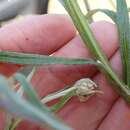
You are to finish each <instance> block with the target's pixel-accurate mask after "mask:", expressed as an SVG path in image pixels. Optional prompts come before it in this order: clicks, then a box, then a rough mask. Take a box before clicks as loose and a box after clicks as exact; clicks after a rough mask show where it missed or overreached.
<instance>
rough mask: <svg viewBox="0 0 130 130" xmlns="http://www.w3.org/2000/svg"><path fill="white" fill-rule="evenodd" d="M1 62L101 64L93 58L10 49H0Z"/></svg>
mask: <svg viewBox="0 0 130 130" xmlns="http://www.w3.org/2000/svg"><path fill="white" fill-rule="evenodd" d="M0 62H6V63H15V64H23V65H44V64H65V65H72V64H73V65H79V64H94V65H99V64H98V63H97V62H95V61H94V60H92V59H81V58H79V59H78V58H75V59H74V58H59V57H53V56H45V55H44V56H43V55H34V54H25V53H17V52H8V51H0Z"/></svg>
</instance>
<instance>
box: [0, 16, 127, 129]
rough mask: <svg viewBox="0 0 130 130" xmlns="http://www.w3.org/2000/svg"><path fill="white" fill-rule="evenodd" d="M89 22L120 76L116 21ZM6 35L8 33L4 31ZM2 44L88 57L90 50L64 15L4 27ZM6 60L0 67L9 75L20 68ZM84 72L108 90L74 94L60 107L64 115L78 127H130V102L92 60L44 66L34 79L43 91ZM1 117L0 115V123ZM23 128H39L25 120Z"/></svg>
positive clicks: (42, 93)
mask: <svg viewBox="0 0 130 130" xmlns="http://www.w3.org/2000/svg"><path fill="white" fill-rule="evenodd" d="M31 25H32V26H31ZM25 28H27V29H25ZM91 28H92V30H93V32H94V34H95V36H96V39H97V40H98V41H99V43H100V45H101V47H102V49H103V50H104V51H105V52H106V54H107V56H108V57H109V59H110V62H111V64H112V66H113V68H114V69H115V71H116V72H117V73H118V74H119V75H120V76H121V63H120V56H119V51H118V37H117V30H116V27H115V26H114V25H113V24H110V23H107V22H97V23H93V24H92V25H91ZM19 30H20V31H19ZM11 32H13V33H11ZM7 35H8V37H5V36H7ZM7 44H8V45H7ZM0 48H1V49H2V50H12V51H23V52H26V53H27V52H28V53H31V52H33V53H39V54H51V53H54V55H55V56H59V57H61V56H63V57H83V58H85V57H90V54H89V51H88V50H86V48H85V46H84V45H83V43H82V41H81V39H80V38H79V36H76V33H75V29H74V27H73V25H72V23H71V22H70V20H68V18H67V17H65V16H62V15H48V16H35V17H33V18H28V19H27V20H24V21H23V22H19V23H14V24H11V25H7V26H5V27H3V28H2V29H1V30H0ZM8 66H9V65H5V64H1V66H0V72H1V73H3V74H6V75H11V74H12V73H14V72H15V71H16V70H17V69H18V68H19V66H16V65H10V69H7V67H8ZM83 77H91V78H92V79H93V80H94V81H95V82H96V83H97V84H98V85H99V87H100V89H101V90H102V91H104V95H96V96H94V97H92V98H91V99H89V100H88V101H87V102H85V103H80V102H79V101H78V100H77V98H73V99H72V100H71V101H70V102H69V103H68V104H67V105H66V106H65V107H64V108H63V109H62V110H61V111H60V112H59V113H58V114H59V115H60V116H61V118H63V119H64V120H65V121H66V122H67V123H68V124H69V125H70V126H72V127H73V128H74V129H75V130H128V129H130V123H129V121H130V109H129V106H128V105H127V104H126V103H125V102H124V101H123V100H122V99H121V98H120V97H118V95H117V94H116V93H115V92H114V91H113V90H112V88H111V84H110V83H109V82H108V81H107V80H106V78H105V77H104V75H103V74H101V73H99V72H97V70H96V68H95V67H93V66H59V65H56V66H44V67H42V68H40V69H39V70H38V72H37V73H36V74H35V76H34V78H33V85H34V86H35V87H36V90H37V91H38V92H39V95H40V96H42V97H43V96H45V95H46V94H47V93H50V92H53V91H55V90H57V89H60V88H61V87H63V86H65V85H66V84H71V83H73V82H74V81H75V80H78V79H80V78H83ZM2 122H3V118H2V116H1V129H2V127H3V123H2ZM122 122H123V123H122ZM23 129H24V130H37V129H40V128H38V127H37V126H35V125H33V124H31V123H30V124H29V123H27V122H23V123H21V124H20V125H19V126H18V128H17V130H23Z"/></svg>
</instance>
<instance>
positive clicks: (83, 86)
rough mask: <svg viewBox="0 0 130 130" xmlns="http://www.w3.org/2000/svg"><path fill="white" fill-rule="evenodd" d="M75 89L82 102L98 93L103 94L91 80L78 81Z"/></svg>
mask: <svg viewBox="0 0 130 130" xmlns="http://www.w3.org/2000/svg"><path fill="white" fill-rule="evenodd" d="M73 87H75V88H76V95H77V96H78V97H79V100H80V101H81V102H84V101H86V100H88V98H89V97H90V96H92V95H95V94H96V93H103V92H102V91H100V90H99V87H98V86H97V85H96V84H95V83H94V82H93V81H92V80H90V79H89V78H83V79H80V80H78V81H77V82H76V83H75V84H74V85H73Z"/></svg>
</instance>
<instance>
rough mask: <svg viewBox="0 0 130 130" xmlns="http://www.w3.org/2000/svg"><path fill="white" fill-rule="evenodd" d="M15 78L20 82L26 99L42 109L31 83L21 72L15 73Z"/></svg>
mask: <svg viewBox="0 0 130 130" xmlns="http://www.w3.org/2000/svg"><path fill="white" fill-rule="evenodd" d="M15 79H16V80H17V81H18V82H19V83H20V84H21V87H22V88H23V90H24V92H25V94H26V96H27V99H28V101H29V102H30V103H32V104H33V105H35V106H37V107H38V108H40V109H41V110H42V109H43V110H44V108H43V104H42V103H41V101H40V98H39V97H38V96H37V94H36V93H35V91H34V90H33V88H32V86H31V84H30V83H28V82H27V80H26V77H25V76H24V75H23V74H20V73H16V74H15Z"/></svg>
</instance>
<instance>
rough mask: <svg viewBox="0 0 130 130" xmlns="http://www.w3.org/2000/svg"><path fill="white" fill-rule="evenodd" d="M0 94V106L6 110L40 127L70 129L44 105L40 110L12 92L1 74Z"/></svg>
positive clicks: (56, 129) (57, 129) (59, 129)
mask: <svg viewBox="0 0 130 130" xmlns="http://www.w3.org/2000/svg"><path fill="white" fill-rule="evenodd" d="M0 96H1V98H0V107H1V108H2V109H3V110H5V111H7V112H10V113H12V114H14V115H16V116H19V117H21V118H24V119H28V120H31V121H34V122H35V123H38V124H40V125H41V126H42V127H46V128H50V129H54V130H72V129H71V128H69V127H67V126H66V125H65V124H64V123H62V122H61V121H59V120H58V119H57V118H56V117H55V116H54V115H53V114H52V113H50V112H48V111H47V108H46V107H45V106H44V107H45V109H44V111H41V110H40V109H38V108H37V107H35V106H34V105H32V104H30V103H29V102H27V101H26V100H24V99H23V98H21V97H20V96H19V95H17V94H16V93H15V92H13V91H12V89H11V88H10V86H9V85H8V83H7V80H6V79H5V78H4V77H3V76H0Z"/></svg>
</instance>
